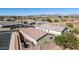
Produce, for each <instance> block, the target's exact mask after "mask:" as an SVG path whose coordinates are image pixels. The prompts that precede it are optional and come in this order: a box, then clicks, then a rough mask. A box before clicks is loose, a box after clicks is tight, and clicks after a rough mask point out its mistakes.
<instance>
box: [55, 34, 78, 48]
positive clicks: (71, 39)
mask: <svg viewBox="0 0 79 59" xmlns="http://www.w3.org/2000/svg"><path fill="white" fill-rule="evenodd" d="M54 41H55V43H56V44H57V45H59V46H63V47H64V49H65V48H69V49H79V41H78V40H77V38H76V37H75V36H74V35H73V34H71V33H65V34H63V35H60V36H57V37H56V38H55V40H54Z"/></svg>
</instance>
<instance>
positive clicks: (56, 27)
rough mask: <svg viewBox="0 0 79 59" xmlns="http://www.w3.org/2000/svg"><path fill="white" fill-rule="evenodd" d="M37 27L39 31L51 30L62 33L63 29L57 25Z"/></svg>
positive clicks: (63, 27)
mask: <svg viewBox="0 0 79 59" xmlns="http://www.w3.org/2000/svg"><path fill="white" fill-rule="evenodd" d="M37 27H38V28H41V29H47V30H52V31H57V32H62V31H63V30H64V29H65V26H63V25H59V24H45V25H42V26H37Z"/></svg>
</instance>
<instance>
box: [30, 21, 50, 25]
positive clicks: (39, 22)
mask: <svg viewBox="0 0 79 59" xmlns="http://www.w3.org/2000/svg"><path fill="white" fill-rule="evenodd" d="M47 23H49V22H47V21H32V22H31V23H30V24H31V25H43V24H47Z"/></svg>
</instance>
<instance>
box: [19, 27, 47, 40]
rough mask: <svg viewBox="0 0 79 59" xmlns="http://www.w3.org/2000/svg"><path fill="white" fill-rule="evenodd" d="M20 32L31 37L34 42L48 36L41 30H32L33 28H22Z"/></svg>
mask: <svg viewBox="0 0 79 59" xmlns="http://www.w3.org/2000/svg"><path fill="white" fill-rule="evenodd" d="M20 31H22V32H23V33H24V34H26V35H28V36H30V37H31V38H33V39H34V40H38V39H40V38H41V37H43V36H44V35H46V34H47V33H46V32H43V31H40V30H38V29H35V28H32V27H29V28H21V29H20Z"/></svg>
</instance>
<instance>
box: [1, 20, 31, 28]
mask: <svg viewBox="0 0 79 59" xmlns="http://www.w3.org/2000/svg"><path fill="white" fill-rule="evenodd" d="M23 27H33V26H31V25H28V24H22V23H16V22H10V21H5V22H0V28H1V29H2V28H10V29H16V28H23Z"/></svg>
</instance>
